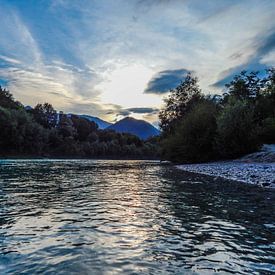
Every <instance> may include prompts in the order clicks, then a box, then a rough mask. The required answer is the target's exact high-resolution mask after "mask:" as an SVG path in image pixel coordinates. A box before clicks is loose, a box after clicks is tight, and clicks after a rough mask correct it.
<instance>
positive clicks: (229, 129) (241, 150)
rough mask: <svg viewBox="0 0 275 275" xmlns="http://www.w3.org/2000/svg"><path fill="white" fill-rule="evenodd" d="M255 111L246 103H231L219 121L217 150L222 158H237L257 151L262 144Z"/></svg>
mask: <svg viewBox="0 0 275 275" xmlns="http://www.w3.org/2000/svg"><path fill="white" fill-rule="evenodd" d="M258 133H259V129H258V127H257V124H256V123H255V121H254V109H253V107H251V106H249V104H248V103H246V102H245V101H235V102H231V103H229V104H228V105H226V106H225V108H224V109H223V111H222V112H221V114H220V116H219V117H218V119H217V134H218V136H217V138H216V141H217V143H216V145H217V150H218V152H219V154H220V156H221V157H224V158H235V157H239V156H241V155H244V154H248V153H251V152H253V151H256V150H257V149H258V148H259V145H260V142H259V137H258Z"/></svg>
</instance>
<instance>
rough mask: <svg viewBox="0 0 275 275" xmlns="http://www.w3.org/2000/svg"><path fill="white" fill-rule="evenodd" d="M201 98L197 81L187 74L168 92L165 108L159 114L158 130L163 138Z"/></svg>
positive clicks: (171, 131)
mask: <svg viewBox="0 0 275 275" xmlns="http://www.w3.org/2000/svg"><path fill="white" fill-rule="evenodd" d="M201 98H202V94H201V90H200V88H199V86H198V79H197V78H196V77H193V76H192V75H191V74H190V73H188V74H187V76H186V78H185V79H184V81H183V82H182V83H181V84H180V85H179V86H178V87H176V88H175V89H173V90H171V91H170V94H169V96H168V98H166V99H165V100H164V102H165V106H164V108H163V109H162V110H161V111H160V113H159V119H160V128H161V129H162V131H163V134H164V136H167V135H169V134H171V133H173V130H174V129H175V127H176V124H177V123H178V122H179V121H180V120H181V119H182V118H183V117H184V116H185V115H186V114H187V113H188V111H189V110H190V109H191V108H192V106H194V105H195V104H196V103H197V102H199V101H200V100H201Z"/></svg>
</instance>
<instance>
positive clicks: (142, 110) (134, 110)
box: [127, 107, 159, 114]
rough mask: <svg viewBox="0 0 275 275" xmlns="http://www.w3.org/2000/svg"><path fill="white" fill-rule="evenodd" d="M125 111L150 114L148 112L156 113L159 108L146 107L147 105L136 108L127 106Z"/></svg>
mask: <svg viewBox="0 0 275 275" xmlns="http://www.w3.org/2000/svg"><path fill="white" fill-rule="evenodd" d="M127 111H129V112H132V113H136V114H150V113H157V112H158V111H159V109H157V108H148V107H137V108H128V109H127Z"/></svg>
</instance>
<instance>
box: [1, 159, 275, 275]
mask: <svg viewBox="0 0 275 275" xmlns="http://www.w3.org/2000/svg"><path fill="white" fill-rule="evenodd" d="M274 193H275V192H274V191H271V190H266V189H261V188H258V187H253V186H247V185H243V184H238V183H232V182H225V181H221V180H218V181H214V180H213V179H212V178H209V177H204V176H198V175H191V174H188V173H185V172H182V171H179V170H177V169H175V168H173V167H172V166H162V165H159V163H158V162H153V161H113V160H108V161H103V160H98V161H96V160H67V161H66V160H42V161H38V160H29V161H28V160H14V161H12V160H10V161H7V160H5V161H0V274H121V273H125V274H169V273H171V274H172V273H176V274H189V273H190V274H213V273H215V272H220V273H221V274H272V273H274V272H275V219H274V217H275V216H274V213H275V203H274V202H275V194H274Z"/></svg>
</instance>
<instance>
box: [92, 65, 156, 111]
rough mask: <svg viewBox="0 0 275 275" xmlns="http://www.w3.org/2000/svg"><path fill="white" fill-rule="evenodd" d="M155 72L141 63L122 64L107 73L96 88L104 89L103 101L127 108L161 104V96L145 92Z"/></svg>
mask: <svg viewBox="0 0 275 275" xmlns="http://www.w3.org/2000/svg"><path fill="white" fill-rule="evenodd" d="M154 73H155V72H154V71H153V70H152V69H151V68H148V67H145V66H144V65H141V64H123V65H122V64H120V65H118V66H116V68H115V69H114V70H113V71H111V72H110V73H105V75H104V78H105V79H106V80H105V81H104V82H103V83H102V84H99V85H98V86H97V87H96V88H97V89H99V90H101V91H102V95H101V100H102V102H103V103H110V102H111V103H112V104H117V105H120V106H122V107H125V108H130V107H136V106H146V107H151V106H156V105H158V106H159V105H160V104H161V97H159V96H156V95H149V94H144V93H143V91H144V90H145V88H146V85H147V83H148V82H149V81H150V79H151V78H152V76H153V75H154Z"/></svg>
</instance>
